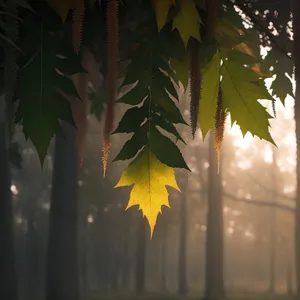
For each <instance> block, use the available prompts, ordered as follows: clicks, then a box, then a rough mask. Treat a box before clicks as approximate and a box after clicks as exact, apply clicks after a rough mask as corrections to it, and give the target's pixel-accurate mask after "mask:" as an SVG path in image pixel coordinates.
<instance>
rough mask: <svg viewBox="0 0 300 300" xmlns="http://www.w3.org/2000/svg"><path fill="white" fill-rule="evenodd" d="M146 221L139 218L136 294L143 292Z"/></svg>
mask: <svg viewBox="0 0 300 300" xmlns="http://www.w3.org/2000/svg"><path fill="white" fill-rule="evenodd" d="M147 226H148V224H147V220H146V218H143V217H141V216H140V221H139V225H138V232H137V234H138V236H137V256H136V257H137V259H136V269H135V284H136V292H137V293H138V294H141V293H144V292H145V278H146V254H147V242H146V241H147V236H146V233H147V230H146V229H147Z"/></svg>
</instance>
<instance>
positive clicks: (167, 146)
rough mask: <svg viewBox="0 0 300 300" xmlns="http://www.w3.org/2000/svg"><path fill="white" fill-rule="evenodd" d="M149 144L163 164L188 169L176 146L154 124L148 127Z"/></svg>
mask: <svg viewBox="0 0 300 300" xmlns="http://www.w3.org/2000/svg"><path fill="white" fill-rule="evenodd" d="M149 145H150V150H151V151H152V152H153V154H155V156H156V157H157V158H158V159H159V160H160V161H161V162H162V163H163V164H165V165H167V166H169V167H172V168H183V169H186V170H189V171H190V169H189V167H188V166H187V164H186V162H185V161H184V158H183V156H182V154H181V152H180V150H179V149H178V147H177V146H176V145H175V144H174V143H173V142H172V141H171V140H170V139H169V138H168V137H166V136H164V135H163V134H162V133H161V132H160V131H159V130H158V129H157V128H156V127H155V126H151V128H150V137H149Z"/></svg>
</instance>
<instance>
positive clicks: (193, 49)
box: [190, 38, 202, 138]
mask: <svg viewBox="0 0 300 300" xmlns="http://www.w3.org/2000/svg"><path fill="white" fill-rule="evenodd" d="M190 80H191V83H190V97H191V100H190V101H191V102H190V125H191V130H192V136H193V138H195V134H196V130H197V125H198V115H199V105H200V98H201V83H202V74H201V65H200V42H199V41H198V40H196V39H195V38H191V39H190Z"/></svg>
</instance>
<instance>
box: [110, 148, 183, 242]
mask: <svg viewBox="0 0 300 300" xmlns="http://www.w3.org/2000/svg"><path fill="white" fill-rule="evenodd" d="M133 184H134V186H133V188H132V190H131V193H130V199H129V202H128V205H127V208H126V209H128V208H129V207H131V206H134V205H139V209H140V210H142V212H143V215H144V216H146V218H147V219H148V222H149V225H150V231H151V238H152V235H153V230H154V227H155V224H156V219H157V215H158V214H159V213H161V207H162V206H163V205H165V206H167V207H170V205H169V200H168V191H167V189H166V185H168V186H170V187H173V188H175V189H177V190H178V191H180V189H179V187H178V185H177V182H176V179H175V175H174V169H172V168H170V167H168V166H166V165H164V164H162V163H161V162H160V161H159V160H158V159H157V158H156V156H155V155H154V154H153V153H151V151H150V150H149V148H144V149H143V150H142V151H141V153H140V154H139V155H138V157H137V158H136V159H135V160H134V161H132V162H131V163H130V164H129V165H128V167H127V168H126V169H125V170H124V172H123V174H122V176H121V179H120V181H119V182H118V184H117V185H116V186H115V187H122V186H130V185H133Z"/></svg>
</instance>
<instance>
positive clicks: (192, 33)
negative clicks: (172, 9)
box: [173, 0, 200, 47]
mask: <svg viewBox="0 0 300 300" xmlns="http://www.w3.org/2000/svg"><path fill="white" fill-rule="evenodd" d="M175 28H176V29H177V30H178V32H179V34H180V36H181V38H182V41H183V43H184V45H185V47H187V44H188V41H189V39H190V37H194V38H195V39H196V40H198V41H200V16H199V14H198V11H197V7H196V4H195V2H194V1H193V0H184V1H182V2H181V7H180V11H179V13H178V15H177V16H176V17H175V18H174V20H173V29H175Z"/></svg>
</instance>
